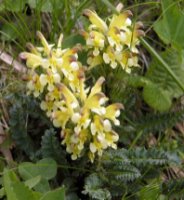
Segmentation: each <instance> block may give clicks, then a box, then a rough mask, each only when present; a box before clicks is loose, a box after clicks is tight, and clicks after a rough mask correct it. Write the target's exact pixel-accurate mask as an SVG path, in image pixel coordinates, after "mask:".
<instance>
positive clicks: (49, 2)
mask: <svg viewBox="0 0 184 200" xmlns="http://www.w3.org/2000/svg"><path fill="white" fill-rule="evenodd" d="M28 4H29V6H30V7H31V8H33V9H36V8H40V10H41V11H42V12H53V11H54V10H56V9H61V8H62V6H63V3H62V1H60V0H44V1H38V0H28Z"/></svg>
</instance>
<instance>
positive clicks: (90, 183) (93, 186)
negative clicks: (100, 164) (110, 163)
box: [82, 173, 111, 200]
mask: <svg viewBox="0 0 184 200" xmlns="http://www.w3.org/2000/svg"><path fill="white" fill-rule="evenodd" d="M84 189H85V190H84V191H83V192H82V193H83V194H88V195H89V196H90V197H91V198H92V199H99V200H108V199H111V194H110V192H109V190H108V189H107V188H104V186H103V181H102V180H101V179H100V177H99V176H98V175H97V174H96V173H93V174H91V175H90V176H88V177H87V178H86V179H85V186H84Z"/></svg>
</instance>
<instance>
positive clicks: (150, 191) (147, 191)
mask: <svg viewBox="0 0 184 200" xmlns="http://www.w3.org/2000/svg"><path fill="white" fill-rule="evenodd" d="M159 194H160V187H159V184H158V183H154V182H153V183H150V184H148V185H146V186H144V187H143V188H142V189H141V191H140V192H139V197H140V200H147V199H149V200H156V199H158V196H159Z"/></svg>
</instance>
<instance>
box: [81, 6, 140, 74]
mask: <svg viewBox="0 0 184 200" xmlns="http://www.w3.org/2000/svg"><path fill="white" fill-rule="evenodd" d="M84 16H86V17H88V19H89V21H90V22H91V25H90V26H89V29H88V31H81V34H82V35H83V36H84V38H85V40H86V46H87V49H89V52H90V53H89V54H88V55H89V58H88V64H89V65H90V67H94V66H95V65H99V64H101V63H102V60H104V62H105V63H106V64H109V65H110V66H111V67H112V68H113V69H114V68H116V67H117V66H118V64H119V65H120V66H122V68H123V69H124V70H125V71H126V72H128V73H130V71H131V67H133V66H138V63H137V62H138V59H137V54H138V53H139V51H138V49H137V45H139V37H140V36H142V35H144V32H143V31H142V30H140V28H142V23H140V22H137V23H135V24H132V21H131V19H130V17H131V16H132V13H131V11H129V10H127V11H123V12H122V13H119V14H114V15H113V16H112V17H111V18H110V19H109V24H107V23H106V22H105V21H103V20H102V19H101V18H100V17H99V16H98V15H97V14H96V13H95V12H93V11H91V10H88V9H87V10H84ZM127 51H129V52H130V55H133V54H134V56H130V57H127ZM123 56H125V58H124V57H123ZM95 57H96V58H95Z"/></svg>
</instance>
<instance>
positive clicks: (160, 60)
mask: <svg viewBox="0 0 184 200" xmlns="http://www.w3.org/2000/svg"><path fill="white" fill-rule="evenodd" d="M140 41H141V43H142V44H143V46H144V47H145V48H146V49H147V50H148V52H149V53H150V54H151V55H152V56H153V57H155V58H156V59H157V61H158V62H159V63H160V64H161V65H162V66H163V67H164V68H165V70H166V71H167V72H168V73H169V74H170V75H171V76H172V78H173V79H174V80H175V81H176V83H177V84H178V86H179V87H180V88H181V89H182V90H183V91H184V85H183V84H182V83H181V81H180V80H179V79H178V77H177V76H176V75H175V73H174V72H173V71H172V69H171V68H170V67H169V66H168V64H167V63H166V62H165V61H164V60H163V59H162V57H161V56H159V55H158V53H157V52H156V51H155V50H154V49H153V48H152V47H151V46H150V45H149V44H148V43H147V42H146V41H145V40H144V39H143V38H140Z"/></svg>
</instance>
